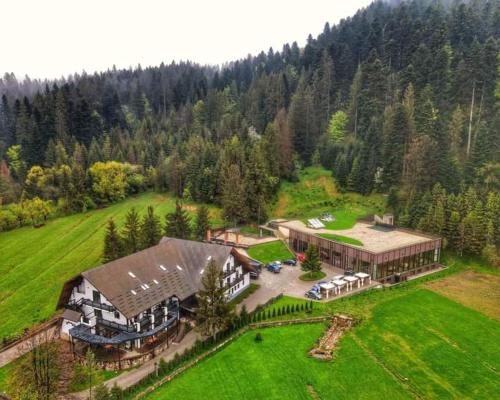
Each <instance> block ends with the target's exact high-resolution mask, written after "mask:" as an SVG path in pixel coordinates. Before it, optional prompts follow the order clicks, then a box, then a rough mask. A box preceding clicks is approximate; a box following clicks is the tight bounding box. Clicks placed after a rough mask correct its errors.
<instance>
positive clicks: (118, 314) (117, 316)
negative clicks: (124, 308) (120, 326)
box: [115, 311, 120, 319]
mask: <svg viewBox="0 0 500 400" xmlns="http://www.w3.org/2000/svg"><path fill="white" fill-rule="evenodd" d="M115 318H116V319H120V313H119V312H118V311H115Z"/></svg>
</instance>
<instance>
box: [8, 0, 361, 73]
mask: <svg viewBox="0 0 500 400" xmlns="http://www.w3.org/2000/svg"><path fill="white" fill-rule="evenodd" d="M369 3H370V0H346V1H337V0H329V1H328V0H310V1H293V0H291V1H282V0H279V1H272V0H251V1H239V0H233V1H230V0H211V1H201V0H199V1H198V0H184V1H183V0H176V1H165V0H164V1H159V0H142V1H132V0H85V1H83V0H79V1H77V0H43V1H41V0H31V1H28V0H6V1H2V4H1V5H0V37H1V38H2V43H1V45H0V73H1V74H2V75H3V73H4V72H14V73H15V74H16V76H17V77H18V78H21V77H23V76H24V75H25V74H29V76H30V77H32V78H55V77H60V76H61V75H68V74H70V73H73V72H81V71H82V70H85V71H87V72H94V71H96V70H97V71H102V70H105V69H107V68H109V67H111V66H112V65H113V64H115V65H116V66H117V67H119V68H123V67H128V66H131V65H132V66H135V65H137V64H139V63H140V64H141V65H142V66H143V67H145V66H149V65H158V64H159V63H161V62H162V61H164V62H166V63H169V62H171V61H172V60H176V61H179V60H187V59H189V60H192V61H196V62H198V63H201V64H220V63H224V62H227V61H231V60H234V59H237V58H241V57H244V56H246V55H247V54H249V53H250V54H256V53H258V52H259V51H261V50H266V51H267V49H269V47H271V46H272V47H273V48H274V49H281V46H282V45H283V43H285V42H289V43H291V42H293V41H294V40H295V41H297V42H298V43H299V45H301V46H302V45H304V43H305V40H306V38H307V35H308V34H309V33H312V34H313V36H316V35H317V34H318V33H320V32H321V31H322V29H323V26H324V24H325V22H327V21H328V22H330V24H333V23H336V22H338V21H339V20H340V19H341V18H345V17H347V16H350V15H352V14H354V13H355V12H356V10H357V9H359V8H360V7H363V6H366V5H368V4H369Z"/></svg>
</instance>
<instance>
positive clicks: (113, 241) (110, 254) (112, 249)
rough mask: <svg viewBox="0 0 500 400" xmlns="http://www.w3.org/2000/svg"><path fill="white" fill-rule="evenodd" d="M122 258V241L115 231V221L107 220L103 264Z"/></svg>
mask: <svg viewBox="0 0 500 400" xmlns="http://www.w3.org/2000/svg"><path fill="white" fill-rule="evenodd" d="M123 256H124V248H123V239H122V237H121V236H120V233H119V232H118V230H117V229H116V225H115V221H113V219H112V218H111V219H109V220H108V225H107V227H106V235H105V237H104V252H103V256H102V258H103V261H104V262H105V263H107V262H110V261H113V260H116V259H118V258H120V257H123Z"/></svg>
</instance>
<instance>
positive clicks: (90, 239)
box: [0, 193, 220, 339]
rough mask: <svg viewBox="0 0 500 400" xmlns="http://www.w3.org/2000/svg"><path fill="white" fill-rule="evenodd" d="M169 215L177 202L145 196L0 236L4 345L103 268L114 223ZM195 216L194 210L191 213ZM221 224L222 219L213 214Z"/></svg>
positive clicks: (0, 335) (0, 307)
mask: <svg viewBox="0 0 500 400" xmlns="http://www.w3.org/2000/svg"><path fill="white" fill-rule="evenodd" d="M149 205H152V206H154V207H155V211H156V213H157V215H159V216H161V220H162V223H164V218H163V217H164V215H165V214H166V213H167V212H169V211H172V210H173V209H174V207H175V200H174V199H173V198H172V197H171V196H169V195H164V194H156V193H145V194H142V195H140V196H137V197H133V198H129V199H127V200H125V201H123V202H121V203H118V204H114V205H112V206H110V207H107V208H104V209H101V210H95V211H90V212H88V213H85V214H75V215H71V216H68V217H64V218H57V219H53V220H50V221H49V222H48V223H47V225H46V226H44V227H42V228H39V229H34V228H32V227H24V228H20V229H16V230H13V231H10V232H3V233H0V316H1V322H0V339H1V338H3V337H6V336H10V335H14V334H18V333H21V332H22V330H23V329H24V328H28V327H30V326H32V325H33V324H36V323H38V322H40V321H43V320H46V319H47V318H50V316H51V315H52V314H53V313H54V311H55V306H56V302H57V299H58V297H59V294H60V292H61V289H62V285H63V283H64V282H65V281H66V280H67V279H69V278H71V277H72V276H74V275H76V274H78V273H80V272H81V271H84V270H86V269H89V268H92V267H95V266H96V265H99V264H100V259H101V254H102V245H103V235H104V231H105V225H106V222H107V220H108V219H109V218H111V217H113V218H114V219H115V221H116V222H117V223H118V224H119V225H121V224H122V222H123V218H124V216H125V214H126V212H127V211H128V210H129V209H130V208H131V207H135V208H136V209H137V210H138V211H140V212H141V213H143V212H145V210H146V208H147V206H149ZM189 211H190V213H191V214H192V213H193V211H194V207H189ZM211 212H212V214H213V215H214V216H215V217H216V219H217V220H218V221H217V220H216V221H214V224H217V223H220V220H219V213H218V211H217V210H215V209H211Z"/></svg>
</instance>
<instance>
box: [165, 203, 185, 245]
mask: <svg viewBox="0 0 500 400" xmlns="http://www.w3.org/2000/svg"><path fill="white" fill-rule="evenodd" d="M165 222H166V224H165V236H168V237H173V238H178V239H189V238H190V236H191V221H190V218H189V215H188V214H187V212H186V211H185V210H184V209H183V208H182V204H181V202H180V201H179V200H177V201H176V202H175V211H174V212H171V213H168V214H167V215H166V217H165Z"/></svg>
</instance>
